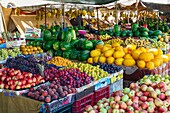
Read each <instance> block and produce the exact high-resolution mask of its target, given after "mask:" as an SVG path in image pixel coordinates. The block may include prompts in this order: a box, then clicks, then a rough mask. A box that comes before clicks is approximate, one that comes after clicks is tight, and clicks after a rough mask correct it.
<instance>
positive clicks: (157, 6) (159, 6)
mask: <svg viewBox="0 0 170 113" xmlns="http://www.w3.org/2000/svg"><path fill="white" fill-rule="evenodd" d="M144 4H145V5H146V6H147V7H149V8H151V9H155V10H159V11H162V12H165V13H167V12H169V13H170V4H156V3H146V2H144Z"/></svg>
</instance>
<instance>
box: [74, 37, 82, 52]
mask: <svg viewBox="0 0 170 113" xmlns="http://www.w3.org/2000/svg"><path fill="white" fill-rule="evenodd" d="M83 41H84V40H83V39H81V40H79V41H78V42H77V43H76V44H75V47H76V49H77V50H82V48H81V47H82V45H83Z"/></svg>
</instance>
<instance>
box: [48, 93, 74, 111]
mask: <svg viewBox="0 0 170 113" xmlns="http://www.w3.org/2000/svg"><path fill="white" fill-rule="evenodd" d="M74 98H75V97H74V95H73V94H69V95H67V96H66V97H64V98H61V99H59V100H55V101H52V102H51V103H46V108H47V109H46V113H55V112H57V111H58V109H60V108H61V107H62V106H65V105H67V104H70V103H73V102H74ZM57 113H59V112H57Z"/></svg>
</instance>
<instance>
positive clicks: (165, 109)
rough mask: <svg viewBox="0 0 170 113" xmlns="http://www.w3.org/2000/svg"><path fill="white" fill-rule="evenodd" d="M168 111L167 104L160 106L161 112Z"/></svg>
mask: <svg viewBox="0 0 170 113" xmlns="http://www.w3.org/2000/svg"><path fill="white" fill-rule="evenodd" d="M166 111H168V108H167V107H165V106H161V107H160V108H159V112H160V113H164V112H166Z"/></svg>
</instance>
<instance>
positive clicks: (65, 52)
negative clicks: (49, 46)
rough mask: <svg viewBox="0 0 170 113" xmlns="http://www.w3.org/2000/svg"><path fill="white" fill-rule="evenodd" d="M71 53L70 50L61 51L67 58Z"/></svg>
mask: <svg viewBox="0 0 170 113" xmlns="http://www.w3.org/2000/svg"><path fill="white" fill-rule="evenodd" d="M71 53H72V51H71V50H67V51H64V52H63V57H64V58H67V59H69V58H70V54H71Z"/></svg>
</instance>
